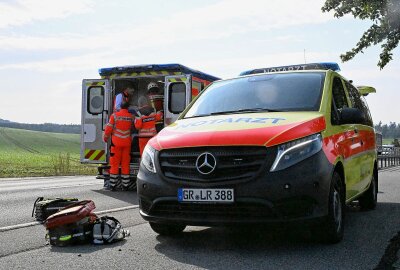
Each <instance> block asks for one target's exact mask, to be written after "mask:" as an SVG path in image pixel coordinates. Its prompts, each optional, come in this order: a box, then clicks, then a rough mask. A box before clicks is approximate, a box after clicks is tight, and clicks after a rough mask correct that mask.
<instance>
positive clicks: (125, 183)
mask: <svg viewBox="0 0 400 270" xmlns="http://www.w3.org/2000/svg"><path fill="white" fill-rule="evenodd" d="M121 181H122V190H124V191H127V190H129V184H130V179H129V175H127V174H123V175H121Z"/></svg>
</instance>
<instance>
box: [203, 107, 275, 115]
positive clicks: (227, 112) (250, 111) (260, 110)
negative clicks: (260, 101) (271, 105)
mask: <svg viewBox="0 0 400 270" xmlns="http://www.w3.org/2000/svg"><path fill="white" fill-rule="evenodd" d="M253 112H282V111H281V110H273V109H268V108H251V109H240V110H234V111H233V110H232V111H222V112H213V113H210V115H218V114H231V113H253Z"/></svg>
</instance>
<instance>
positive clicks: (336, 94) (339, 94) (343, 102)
mask: <svg viewBox="0 0 400 270" xmlns="http://www.w3.org/2000/svg"><path fill="white" fill-rule="evenodd" d="M345 107H349V104H348V102H347V96H346V93H345V91H344V87H343V83H342V80H341V79H340V78H339V77H335V78H334V79H333V83H332V114H331V122H332V124H334V125H337V124H339V122H340V121H339V119H340V117H339V112H340V110H341V109H343V108H345Z"/></svg>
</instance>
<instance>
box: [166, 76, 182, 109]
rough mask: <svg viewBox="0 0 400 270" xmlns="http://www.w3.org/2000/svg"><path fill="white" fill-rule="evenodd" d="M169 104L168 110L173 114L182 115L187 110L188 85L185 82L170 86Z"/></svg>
mask: <svg viewBox="0 0 400 270" xmlns="http://www.w3.org/2000/svg"><path fill="white" fill-rule="evenodd" d="M168 92H169V97H168V100H169V104H168V109H169V111H170V112H172V113H181V112H183V110H184V109H185V107H186V106H185V103H186V84H185V83H183V82H179V83H172V84H170V85H169V89H168Z"/></svg>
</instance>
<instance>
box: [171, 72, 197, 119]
mask: <svg viewBox="0 0 400 270" xmlns="http://www.w3.org/2000/svg"><path fill="white" fill-rule="evenodd" d="M191 80H192V78H191V75H176V76H165V89H164V123H165V126H168V125H170V124H172V123H173V122H175V120H176V119H177V118H178V116H179V114H180V113H181V112H183V110H184V109H185V108H186V106H187V105H188V104H189V103H190V101H191V98H192V86H191V85H192V83H191Z"/></svg>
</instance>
